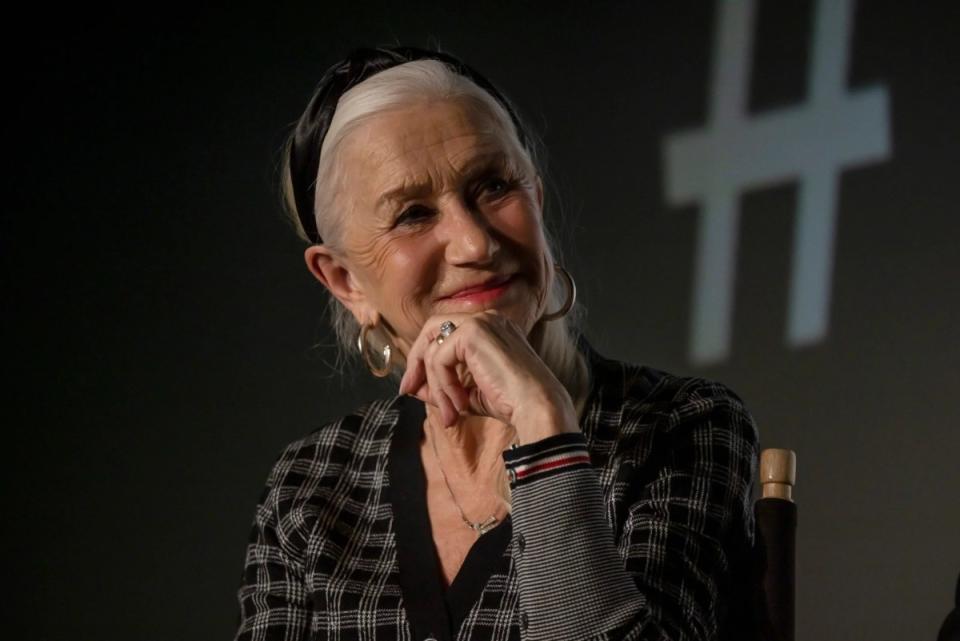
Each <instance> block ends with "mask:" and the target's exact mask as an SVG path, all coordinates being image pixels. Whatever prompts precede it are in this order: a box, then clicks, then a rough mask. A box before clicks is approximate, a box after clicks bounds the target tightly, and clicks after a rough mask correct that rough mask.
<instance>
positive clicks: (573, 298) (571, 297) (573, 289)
mask: <svg viewBox="0 0 960 641" xmlns="http://www.w3.org/2000/svg"><path fill="white" fill-rule="evenodd" d="M553 266H554V268H555V269H556V270H557V272H558V273H560V274H561V275H563V277H564V278H565V279H566V280H567V300H565V301H564V302H563V305H562V306H561V307H560V309H558V310H557V311H555V312H552V313H550V314H544V315H543V316H541V317H540V320H542V321H552V320H557V319H558V318H563V317H564V316H566V315H567V313H569V312H570V310H571V309H573V304H574V303H575V302H577V284H576V283H575V282H573V276H571V275H570V272H568V271H567V270H566V269H564V267H563V266H562V265H560V264H559V263H554V264H553Z"/></svg>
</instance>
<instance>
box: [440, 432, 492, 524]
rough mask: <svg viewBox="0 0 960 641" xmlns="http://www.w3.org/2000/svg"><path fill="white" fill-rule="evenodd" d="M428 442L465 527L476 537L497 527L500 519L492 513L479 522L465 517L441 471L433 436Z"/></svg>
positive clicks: (444, 473) (445, 476)
mask: <svg viewBox="0 0 960 641" xmlns="http://www.w3.org/2000/svg"><path fill="white" fill-rule="evenodd" d="M430 444H431V445H433V455H434V456H436V457H437V467H438V468H440V476H442V477H443V484H444V485H446V486H447V491H448V492H450V498H451V499H453V504H454V505H456V506H457V511H458V512H460V518H461V519H463V522H464V523H466V525H467V527H468V528H470V529H471V530H473V531H474V532H476V533H477V537H478V538H479V537H481V536H483V535H484V534H486V533H487V532H489V531H490V530H492V529H493V528H495V527H497V524H498V523H500V520H499V519H497V517H496V516H495V515H493V514H491V515H490V516H489V517H487V520H486V521H483V522H480V523H474V522H473V521H471V520H470V519H468V518H467V515H466V514H464V512H463V508H462V507H460V502H459V501H457V497H456V496H454V494H453V488H452V487H450V481H449V480H448V479H447V473H446V472H444V471H443V465H442V464H441V463H440V452H438V451H437V441H436V439H435V438H434V437H433V436H431V437H430Z"/></svg>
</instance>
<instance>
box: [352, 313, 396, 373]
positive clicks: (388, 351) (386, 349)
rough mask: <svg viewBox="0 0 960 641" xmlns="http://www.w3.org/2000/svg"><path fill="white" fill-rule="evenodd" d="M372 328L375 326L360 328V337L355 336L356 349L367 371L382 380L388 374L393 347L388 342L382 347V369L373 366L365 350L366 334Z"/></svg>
mask: <svg viewBox="0 0 960 641" xmlns="http://www.w3.org/2000/svg"><path fill="white" fill-rule="evenodd" d="M374 327H375V325H364V326H363V327H361V328H360V335H359V336H357V349H359V350H360V357H361V358H362V359H363V361H364V362H365V363H366V364H367V369H369V370H370V373H371V374H373V375H374V376H376V377H377V378H383V377H384V376H387V375H389V374H390V369H391V368H390V365H391V364H392V362H393V345H391V344H390V341H387V343H386V345H384V346H383V359H384V361H385V363H384V365H383V367H377V366H376V365H374V364H373V363H372V362H371V361H370V354H368V353H367V350H366V342H367V332H369V331H370V330H371V329H373V328H374Z"/></svg>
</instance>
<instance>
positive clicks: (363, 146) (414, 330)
mask: <svg viewBox="0 0 960 641" xmlns="http://www.w3.org/2000/svg"><path fill="white" fill-rule="evenodd" d="M501 138H502V136H501V134H500V131H499V127H497V126H496V124H495V122H494V121H493V119H492V117H490V116H488V115H487V114H486V113H484V112H483V111H480V110H478V109H476V108H471V107H470V106H469V105H468V104H465V103H462V102H457V101H432V102H425V103H423V104H421V105H417V106H412V107H409V108H404V109H402V110H396V111H390V112H387V113H383V114H379V115H377V116H375V117H373V118H372V119H370V120H368V121H366V122H365V123H363V124H362V125H361V126H360V127H358V128H357V129H355V130H353V131H352V132H350V133H349V134H348V136H347V137H346V138H345V139H344V140H343V142H342V145H341V148H340V153H341V160H342V165H341V177H342V182H341V183H340V184H339V188H338V190H339V191H338V193H337V196H336V198H335V202H336V209H337V213H336V214H335V216H336V217H337V220H338V221H339V223H338V224H339V225H341V226H342V227H341V229H340V236H339V242H338V247H337V248H336V249H330V248H328V247H326V246H324V245H317V246H312V247H310V248H308V249H307V253H306V259H307V264H308V266H309V267H310V270H311V271H312V272H313V273H314V275H316V276H317V278H318V279H320V280H321V281H322V282H323V283H324V284H325V285H326V286H327V287H328V288H330V289H331V291H332V292H333V293H334V295H336V296H337V298H338V299H340V300H341V301H342V302H343V303H344V304H345V305H347V307H348V308H349V309H350V310H351V312H353V314H354V316H355V317H356V318H357V320H358V321H359V322H360V323H361V324H369V323H372V322H374V321H376V320H380V319H382V320H385V321H386V322H387V324H388V325H389V327H390V328H392V330H393V332H394V336H393V339H394V341H395V342H396V343H397V347H399V348H400V349H401V350H402V351H403V352H404V353H406V348H407V346H409V344H410V343H412V342H413V340H414V339H415V338H416V337H417V335H418V334H419V332H420V328H421V327H422V325H423V323H424V321H425V320H426V319H427V318H428V317H430V316H432V315H435V314H443V313H444V312H466V313H471V312H480V311H482V310H485V309H494V308H495V309H497V310H499V311H500V313H502V314H504V315H505V316H507V317H509V318H510V319H511V320H513V321H514V322H516V323H517V324H518V326H519V327H520V328H522V329H523V330H524V331H525V332H526V333H529V332H530V330H531V329H532V328H533V325H534V324H535V323H536V321H537V319H538V318H539V317H540V316H541V315H542V314H543V312H544V306H545V305H546V299H547V296H546V292H547V287H548V284H549V282H550V279H551V278H552V267H551V265H550V264H549V258H548V255H547V248H546V242H545V238H544V234H543V228H542V226H541V223H542V219H541V206H542V202H543V192H542V186H541V183H540V180H539V177H538V176H535V175H529V172H528V171H525V170H522V171H520V172H517V173H514V172H511V171H510V169H509V167H510V166H520V167H523V166H524V165H523V163H522V162H521V161H520V159H519V158H518V159H517V160H516V162H510V156H511V151H510V147H509V146H508V144H507V143H506V142H505V141H504V140H502V139H501ZM505 279H509V280H505ZM504 281H505V284H503V285H502V286H495V285H497V284H499V283H504ZM491 282H492V284H491ZM478 286H480V287H481V289H480V290H479V291H478V290H475V289H474V290H471V291H468V292H463V290H465V289H467V288H476V287H478ZM458 292H459V294H458ZM471 292H472V293H471Z"/></svg>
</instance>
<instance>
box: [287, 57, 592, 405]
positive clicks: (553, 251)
mask: <svg viewBox="0 0 960 641" xmlns="http://www.w3.org/2000/svg"><path fill="white" fill-rule="evenodd" d="M431 100H452V101H457V102H461V103H463V104H466V105H467V106H468V107H469V108H471V109H476V110H478V111H480V112H482V113H485V114H486V115H487V116H489V118H490V119H491V121H492V122H493V123H494V124H495V126H496V127H497V128H498V130H499V133H500V134H501V139H502V140H503V141H504V143H505V144H506V146H507V151H508V152H509V154H510V155H511V157H512V162H514V163H515V164H516V168H517V169H518V170H519V171H520V172H521V173H522V174H525V175H526V176H527V177H528V178H530V179H531V180H532V179H533V178H534V177H535V176H536V175H540V176H541V177H543V174H544V172H543V170H542V167H541V165H540V162H539V159H538V157H537V154H536V151H535V148H534V145H533V143H532V142H531V137H530V136H529V134H528V133H527V132H526V130H525V128H524V126H523V123H522V122H521V120H520V118H519V117H518V116H517V114H516V112H515V110H514V109H513V107H512V106H511V105H510V104H509V102H508V101H507V100H506V98H504V97H503V96H502V95H501V94H500V93H499V92H498V91H497V90H496V89H495V88H494V87H493V85H492V84H491V83H490V82H489V81H487V80H486V79H485V78H483V77H482V76H480V74H479V73H477V72H476V71H474V70H472V69H470V68H469V67H467V66H466V65H465V64H463V63H462V62H460V61H459V60H457V59H455V58H453V57H452V56H450V55H449V54H446V53H440V52H435V51H426V50H420V49H411V48H400V47H396V48H378V49H360V50H357V51H355V52H354V53H353V54H351V55H350V56H348V57H347V58H346V59H345V60H344V61H341V62H340V63H337V64H336V65H334V66H333V67H331V68H330V69H329V70H328V71H327V73H326V74H324V78H323V79H322V80H321V82H320V84H319V85H318V87H317V89H316V91H315V92H314V95H313V97H312V98H311V101H310V104H309V105H308V107H307V110H306V111H305V112H304V114H303V116H301V118H300V120H299V121H298V122H297V124H296V126H295V128H294V131H293V133H292V134H291V135H290V137H289V138H288V140H287V143H286V146H285V148H284V152H285V153H284V154H283V164H282V167H281V181H282V190H283V200H284V205H285V209H286V210H287V212H288V215H289V218H290V220H291V222H292V224H293V226H294V228H295V229H296V231H297V233H298V235H299V236H300V237H301V238H303V239H304V240H306V241H307V242H312V243H320V242H322V243H325V244H327V245H328V246H331V247H333V248H337V247H339V244H340V242H341V240H342V230H343V224H344V221H343V213H342V211H341V210H339V209H338V208H337V207H336V200H337V197H338V192H339V189H340V186H341V184H342V182H341V178H342V173H341V154H340V149H341V146H342V144H343V141H344V139H345V138H346V137H347V136H348V135H349V134H350V132H351V131H353V130H354V129H356V128H357V127H358V126H360V125H362V124H363V123H364V122H366V121H367V120H369V119H371V118H373V117H374V116H376V115H378V114H381V113H384V112H387V111H390V110H396V109H401V108H405V107H409V106H410V105H415V104H422V103H423V102H425V101H431ZM544 219H545V217H544ZM544 235H545V237H546V241H547V251H548V252H549V256H548V257H547V259H548V260H553V261H556V262H559V261H560V255H559V253H558V248H557V245H556V243H555V241H554V240H553V237H552V234H551V233H550V230H549V229H548V228H547V227H546V225H545V226H544ZM553 281H554V283H553V286H552V287H551V292H550V295H549V297H548V306H547V310H548V311H554V310H556V309H558V308H559V307H560V306H561V305H562V304H563V301H564V299H565V297H566V296H567V292H566V291H565V283H564V282H562V281H563V279H561V278H554V279H553ZM558 281H561V282H559V283H558ZM329 310H330V317H331V321H332V325H333V329H334V332H335V334H336V337H337V342H338V345H339V348H340V358H339V359H338V365H339V364H342V363H343V362H344V361H345V360H346V359H347V358H348V357H349V356H348V355H354V356H356V355H358V354H357V350H356V347H355V346H356V343H357V337H358V335H359V333H360V326H359V324H358V323H357V321H356V319H355V318H354V316H353V314H352V313H351V312H350V311H349V310H348V309H347V308H346V307H345V306H344V305H343V304H342V303H340V301H339V300H337V299H336V297H334V296H333V295H330V305H329ZM581 317H582V312H581V308H580V307H579V306H578V305H574V307H573V309H571V310H570V312H569V313H568V314H567V315H566V316H565V317H563V318H560V319H558V320H555V321H546V322H545V321H539V322H537V324H536V325H535V326H534V328H533V331H532V332H531V334H530V337H529V339H530V343H531V346H532V347H533V348H534V349H535V350H536V351H537V353H538V354H539V355H540V357H541V358H542V359H543V360H544V362H545V363H546V364H547V366H548V367H550V369H551V371H553V372H554V375H556V376H557V378H558V380H559V381H560V382H561V383H562V384H563V385H564V387H565V388H566V389H567V391H568V392H569V393H570V397H571V398H572V399H573V401H574V404H575V406H576V408H577V412H578V414H579V413H580V411H581V410H582V406H583V404H584V402H585V400H586V395H587V391H588V387H589V381H588V380H587V377H588V374H587V369H586V365H585V362H584V359H583V357H582V355H580V353H579V351H578V350H577V340H578V337H579V334H580V321H581ZM366 339H367V341H368V342H369V343H370V345H369V346H368V350H369V351H370V352H372V353H379V352H380V351H381V348H382V346H383V342H382V341H383V340H384V337H383V336H380V332H373V331H371V332H368V333H367V336H366ZM394 352H395V354H394V355H395V357H396V356H399V355H398V354H396V350H394ZM398 360H400V359H398V358H395V359H394V363H395V364H396V363H397V361H398ZM393 374H394V375H395V376H398V374H397V369H396V368H394V372H393Z"/></svg>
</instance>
